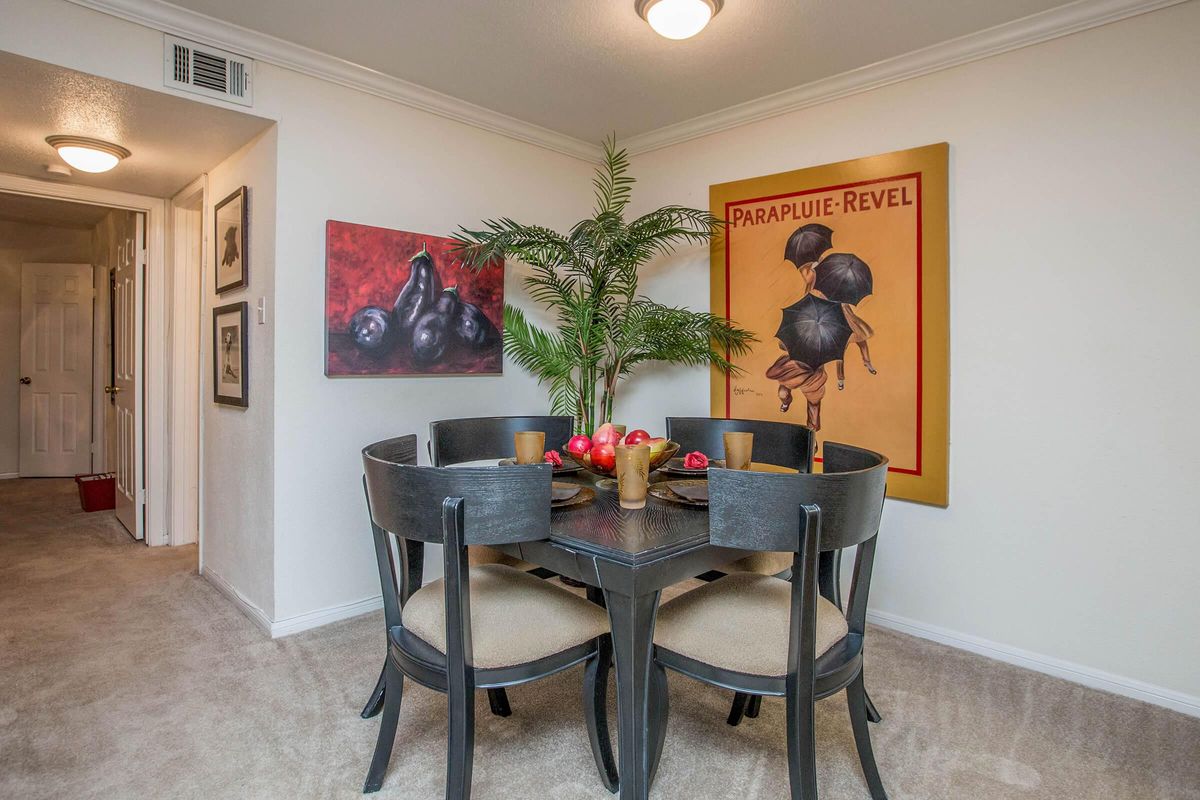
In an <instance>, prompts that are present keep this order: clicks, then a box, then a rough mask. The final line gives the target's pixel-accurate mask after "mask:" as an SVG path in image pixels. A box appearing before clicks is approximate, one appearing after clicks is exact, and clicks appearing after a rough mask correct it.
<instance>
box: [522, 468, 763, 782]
mask: <svg viewBox="0 0 1200 800" xmlns="http://www.w3.org/2000/svg"><path fill="white" fill-rule="evenodd" d="M650 479H651V482H654V481H656V480H664V479H666V476H661V475H658V474H652V475H651V477H650ZM555 480H572V481H574V482H578V483H581V484H583V485H585V486H590V487H592V488H593V489H594V491H595V493H596V497H595V499H594V500H593V501H591V502H589V503H583V504H579V505H574V506H567V507H563V508H557V509H555V510H554V511H553V513H552V515H551V518H550V538H549V539H546V540H542V541H536V542H522V543H520V544H513V545H506V546H503V547H501V548H500V549H501V550H504V551H505V552H507V553H508V554H509V555H512V556H516V557H518V558H521V559H523V560H525V561H529V562H531V563H533V564H537V565H538V566H540V567H545V568H546V569H549V570H553V571H554V572H557V573H558V574H559V575H562V576H564V577H567V578H574V579H575V580H577V581H580V582H581V583H584V584H586V585H587V586H588V587H589V596H591V597H593V599H599V597H601V596H602V597H603V601H604V604H605V606H606V607H607V609H608V617H609V621H610V623H611V625H612V641H613V660H614V662H615V665H616V672H617V747H618V764H619V770H620V796H621V798H622V800H635V799H636V800H644V798H646V796H647V794H648V792H649V790H650V778H651V776H650V769H649V765H650V761H651V758H650V754H651V748H652V747H653V746H654V741H653V737H652V731H651V728H652V724H656V723H653V721H652V719H651V717H652V714H653V709H652V708H651V705H652V704H651V701H650V680H651V675H650V667H651V659H652V658H653V644H654V618H655V615H656V613H657V611H658V601H659V597H660V596H661V594H662V590H663V589H664V588H666V587H668V586H670V585H672V584H675V583H678V582H680V581H683V580H687V579H688V578H692V577H695V576H697V575H701V574H703V573H705V572H708V571H710V570H713V569H716V568H718V567H721V566H722V565H725V564H729V563H730V562H731V561H735V560H737V559H739V558H742V557H743V556H746V555H749V553H748V552H743V551H741V550H733V549H729V548H725V547H715V546H713V545H710V544H709V542H708V509H707V508H704V507H694V506H684V505H679V504H676V503H672V502H668V501H665V500H660V499H658V498H656V497H653V496H650V497H648V498H647V500H646V507H645V508H642V509H638V510H628V509H624V508H621V506H620V504H619V503H618V500H617V492H616V487H615V485H613V486H612V487H611V488H608V487H607V486H606V482H605V481H597V480H596V477H595V476H593V475H591V474H590V473H587V472H582V473H578V474H577V475H575V476H572V477H570V478H567V477H563V478H556V479H555Z"/></svg>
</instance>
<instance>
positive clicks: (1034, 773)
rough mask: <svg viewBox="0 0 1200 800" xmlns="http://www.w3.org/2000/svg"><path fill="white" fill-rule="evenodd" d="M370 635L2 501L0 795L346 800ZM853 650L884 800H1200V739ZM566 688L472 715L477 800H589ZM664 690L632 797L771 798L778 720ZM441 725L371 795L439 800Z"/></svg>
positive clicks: (1118, 711) (174, 555)
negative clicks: (654, 773)
mask: <svg viewBox="0 0 1200 800" xmlns="http://www.w3.org/2000/svg"><path fill="white" fill-rule="evenodd" d="M331 535H332V534H331ZM345 535H347V536H365V535H366V532H365V531H347V532H345ZM380 632H381V631H380V619H379V615H377V614H368V615H365V616H362V617H358V618H356V619H352V620H348V621H345V622H341V623H337V624H333V625H328V626H326V627H324V628H320V629H317V630H313V631H308V632H305V633H301V634H297V635H295V636H291V637H288V638H285V639H278V640H274V641H272V640H270V639H268V638H266V636H265V635H264V634H263V633H262V632H261V631H260V630H259V629H258V628H256V627H255V626H254V625H253V624H252V623H251V622H250V621H249V620H248V619H247V618H245V617H244V616H243V615H242V614H241V613H240V612H239V611H238V610H237V609H236V608H235V607H234V606H233V604H231V603H230V602H228V601H227V600H226V599H225V598H224V597H222V596H221V595H220V594H218V593H217V591H216V590H215V589H213V588H212V587H211V586H210V585H209V584H208V583H207V582H205V581H204V580H203V579H202V578H201V577H200V576H199V575H197V574H196V548H195V547H194V546H186V547H178V548H169V547H158V548H148V547H146V546H144V545H142V544H139V543H136V542H134V541H133V540H131V539H130V538H129V536H128V534H126V533H125V532H124V530H123V529H121V527H120V526H119V524H118V523H117V522H116V521H115V520H113V519H111V517H110V516H108V515H106V514H85V513H83V512H82V511H80V510H79V503H78V498H77V497H76V495H75V486H74V484H73V483H72V482H71V481H69V480H24V481H19V480H11V481H0V640H2V642H3V645H2V646H0V687H2V690H0V691H2V693H0V765H2V768H0V797H5V798H10V797H11V798H22V800H36V799H37V798H51V797H54V798H58V797H71V798H81V799H85V798H135V797H144V798H158V797H171V798H230V800H233V798H238V800H242V799H244V798H284V797H287V798H331V797H342V798H354V797H360V796H361V795H359V788H360V786H361V782H362V777H363V775H364V774H365V767H366V764H367V762H368V760H369V757H370V753H371V748H372V746H373V744H374V740H375V735H376V732H377V730H378V727H377V725H378V722H377V721H376V720H371V721H364V720H361V719H359V717H358V713H357V712H358V710H359V708H360V705H361V703H362V702H363V701H364V700H365V699H366V696H367V693H368V692H369V690H370V688H371V687H372V686H373V685H374V682H375V677H376V675H377V674H378V673H377V671H378V669H379V663H380V655H381V652H380V650H381V647H380V645H381V642H380V638H379V634H380ZM872 640H873V643H874V645H873V649H872V650H871V651H870V653H869V654H868V662H869V667H870V672H869V673H868V674H869V675H870V676H871V677H870V678H869V681H870V685H871V686H872V693H873V694H874V695H875V696H876V699H877V701H878V702H879V705H880V707H881V709H882V711H883V714H884V716H885V720H884V723H883V724H882V725H880V726H878V728H876V730H875V731H874V737H875V741H876V746H875V749H876V752H877V753H878V759H879V764H880V769H881V771H883V774H884V775H885V776H887V778H888V779H889V781H890V786H889V790H890V796H891V797H892V798H893V800H903V799H904V798H911V799H912V800H938V799H944V800H962V798H965V797H973V798H988V799H989V800H1007V799H1008V798H1013V799H1014V800H1015V799H1016V798H1055V799H1056V800H1061V799H1063V798H1094V797H1105V798H1109V799H1110V800H1148V799H1149V798H1155V799H1156V800H1184V798H1191V799H1192V800H1194V799H1195V798H1198V797H1200V794H1197V787H1200V763H1197V762H1196V759H1195V745H1196V742H1197V741H1200V720H1196V719H1190V718H1188V717H1185V716H1183V715H1181V714H1175V713H1173V712H1170V711H1165V710H1163V709H1159V708H1155V707H1153V706H1149V705H1145V704H1142V703H1138V702H1134V701H1132V700H1126V699H1123V698H1118V697H1114V696H1111V695H1107V694H1104V693H1101V692H1097V691H1093V690H1090V689H1085V688H1082V687H1079V686H1076V685H1074V684H1070V683H1066V682H1064V681H1060V680H1056V679H1054V678H1049V677H1046V676H1044V675H1039V674H1036V673H1032V672H1027V671H1025V670H1021V669H1017V668H1015V667H1010V666H1007V665H1004V664H1000V663H998V662H995V661H989V660H987V659H984V658H980V657H978V656H974V655H971V654H968V653H964V652H961V651H957V650H952V649H950V648H946V647H942V646H940V645H936V644H932V643H929V642H925V641H922V640H920V639H914V638H911V637H908V636H903V635H901V634H897V633H893V632H891V631H887V630H882V629H876V630H873V631H872ZM579 680H580V676H579V671H578V670H577V669H574V670H569V671H567V672H566V673H563V674H562V675H559V676H556V677H554V678H551V679H549V680H547V681H545V682H543V683H541V684H538V685H535V686H533V687H523V688H518V689H516V690H513V691H512V692H511V697H512V704H513V711H514V714H513V716H512V717H510V718H508V719H504V720H502V719H499V718H497V717H493V716H491V715H490V714H489V713H488V712H487V701H486V697H485V695H484V693H482V692H480V693H478V704H477V712H476V719H477V744H476V748H477V750H476V766H477V769H476V777H475V786H474V791H473V796H474V797H476V798H480V799H481V800H485V799H486V798H510V797H530V798H534V797H537V798H543V797H553V798H558V799H560V800H573V799H574V798H604V797H610V795H608V794H607V793H606V792H605V791H604V789H603V787H602V786H601V785H600V783H599V781H598V779H596V777H595V774H594V767H593V766H592V760H591V755H590V753H589V751H588V745H587V739H586V735H585V733H584V728H583V724H582V718H581V703H580V692H579V686H580V684H579ZM671 687H672V694H673V699H672V710H671V723H670V735H669V737H668V740H667V746H666V751H665V754H664V760H663V766H662V771H661V772H660V774H659V782H658V783H657V784H656V785H655V790H654V792H653V793H652V796H656V795H657V796H660V797H661V796H665V795H664V792H666V791H667V789H668V787H669V790H670V791H669V794H670V795H671V796H678V797H697V798H700V797H705V798H714V797H718V798H738V799H739V800H748V798H772V799H774V798H778V797H782V796H784V795H785V794H786V786H787V768H786V762H785V759H784V750H783V704H782V703H781V702H780V701H777V700H768V701H767V702H765V703H764V704H763V710H762V716H761V717H760V718H759V719H757V720H746V721H745V722H744V723H743V724H742V726H741V727H739V728H736V729H733V728H729V727H728V726H726V725H725V722H724V718H725V713H726V712H727V711H728V702H729V695H728V693H725V692H720V691H716V690H713V689H709V688H707V687H701V686H700V685H699V684H696V683H693V682H690V681H686V680H682V679H677V680H672V683H671ZM611 696H612V693H611V692H610V701H611ZM444 703H445V701H444V699H443V698H442V697H441V696H440V695H436V694H434V693H433V692H431V691H428V690H426V689H423V688H421V687H416V686H412V684H409V685H408V686H406V690H405V696H404V706H403V709H402V711H401V727H400V734H399V736H398V739H397V742H396V750H395V754H394V755H393V759H392V766H391V769H390V771H389V773H388V778H387V780H386V782H385V784H384V788H383V791H382V793H381V794H380V795H379V796H380V797H383V798H388V797H397V798H399V797H405V798H428V797H438V796H440V794H441V792H442V788H443V778H444V770H445V755H444V750H443V747H444V742H445V738H444V737H445V705H444ZM614 716H615V714H614ZM817 725H818V729H819V730H818V769H819V774H820V783H821V789H822V795H821V796H822V797H828V798H836V799H840V798H847V799H852V800H859V799H860V798H865V797H866V796H867V795H866V790H865V787H864V786H863V784H862V778H861V776H860V775H859V773H858V767H857V761H856V758H855V756H854V748H853V743H852V741H851V739H850V728H849V725H848V724H847V723H846V718H845V705H844V703H842V702H841V696H840V695H838V696H835V697H832V698H830V699H829V700H827V701H823V702H822V703H820V704H819V705H818V715H817ZM488 767H490V768H488Z"/></svg>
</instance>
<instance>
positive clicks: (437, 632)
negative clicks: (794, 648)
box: [400, 564, 787, 669]
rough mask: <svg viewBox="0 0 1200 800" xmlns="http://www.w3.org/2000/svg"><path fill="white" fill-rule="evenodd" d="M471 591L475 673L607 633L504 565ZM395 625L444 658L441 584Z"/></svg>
mask: <svg viewBox="0 0 1200 800" xmlns="http://www.w3.org/2000/svg"><path fill="white" fill-rule="evenodd" d="M778 583H780V584H782V585H784V586H785V587H786V586H787V584H784V583H783V581H778ZM470 585H471V647H472V652H473V654H474V666H475V667H476V668H477V669H492V668H499V667H508V666H512V665H514V664H527V663H529V662H532V661H537V660H539V659H542V658H545V657H547V656H551V655H554V654H555V653H561V652H562V651H564V650H568V649H570V648H572V647H575V646H576V645H580V644H583V643H584V642H587V641H590V640H592V639H595V638H596V637H598V636H602V635H604V634H606V633H608V615H607V614H606V613H605V611H604V609H602V608H601V607H600V606H598V605H596V604H594V603H591V602H589V601H587V600H586V599H584V598H583V597H580V596H579V595H576V594H572V593H571V592H569V591H567V590H566V589H563V588H562V587H560V586H557V585H555V584H553V583H550V582H548V581H544V580H542V579H540V578H536V577H534V576H533V575H530V574H528V573H526V572H523V571H521V570H519V569H514V568H513V567H508V566H505V565H503V564H484V565H482V566H478V567H472V568H471V570H470ZM400 624H401V625H402V626H403V627H404V628H405V630H407V631H408V632H410V633H412V634H413V635H415V636H417V637H418V638H420V639H421V640H423V641H424V642H426V643H427V644H429V645H431V646H433V647H434V648H435V649H437V650H438V651H439V652H441V653H445V652H446V598H445V584H444V582H443V580H442V579H440V578H439V579H438V580H436V581H433V582H431V583H429V584H427V585H425V586H422V587H421V588H420V589H418V590H417V591H416V592H414V593H413V595H412V597H410V598H409V599H408V602H407V603H405V604H404V608H403V609H402V610H401V612H400Z"/></svg>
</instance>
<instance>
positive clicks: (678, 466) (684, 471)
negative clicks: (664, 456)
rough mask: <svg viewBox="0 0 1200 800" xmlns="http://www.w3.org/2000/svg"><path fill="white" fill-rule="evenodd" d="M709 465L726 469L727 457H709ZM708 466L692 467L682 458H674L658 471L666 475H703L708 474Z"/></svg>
mask: <svg viewBox="0 0 1200 800" xmlns="http://www.w3.org/2000/svg"><path fill="white" fill-rule="evenodd" d="M708 467H716V468H717V469H724V468H725V459H723V458H712V459H709V461H708ZM708 467H701V468H700V469H690V468H688V467H685V466H684V465H683V459H682V458H672V459H671V460H670V461H668V462H667V463H665V464H663V465H662V466H661V467H659V468H658V471H659V472H661V473H663V474H664V475H678V476H680V477H687V476H690V475H695V476H702V475H707V474H708Z"/></svg>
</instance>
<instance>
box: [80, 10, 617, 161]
mask: <svg viewBox="0 0 1200 800" xmlns="http://www.w3.org/2000/svg"><path fill="white" fill-rule="evenodd" d="M68 2H71V3H74V4H76V5H79V6H83V7H84V8H90V9H92V10H93V11H99V12H101V13H104V14H108V15H110V16H114V17H118V18H120V19H124V20H127V21H129V22H134V23H136V24H138V25H143V26H145V27H147V28H152V29H154V30H158V31H162V32H163V33H170V34H173V35H175V36H182V37H184V38H186V39H191V40H193V41H197V42H200V43H202V44H207V45H210V46H212V47H217V48H220V49H222V50H230V51H233V52H235V53H239V54H241V55H246V56H249V57H251V58H253V59H255V60H256V61H263V62H266V63H268V64H273V65H275V66H277V67H284V68H285V69H290V70H293V71H295V72H299V73H301V74H303V75H308V76H310V77H313V78H319V79H321V80H326V81H329V82H331V83H336V84H338V85H339V86H345V87H347V88H350V89H355V90H358V91H361V92H365V93H367V94H371V95H375V96H376V97H382V98H384V99H386V100H391V101H393V102H396V103H400V104H401V105H404V106H408V107H409V108H415V109H419V110H421V111H427V112H429V113H431V114H437V115H438V116H440V117H445V118H447V119H452V120H454V121H455V122H461V123H463V124H465V125H471V126H473V127H476V128H480V129H482V130H485V131H490V132H491V133H498V134H500V135H501V136H507V137H509V138H510V139H516V140H517V141H520V142H525V143H527V144H532V145H537V146H538V147H544V148H546V149H547V150H553V151H554V152H556V153H562V154H563V155H567V156H571V157H572V158H579V159H583V160H585V161H599V160H600V158H601V153H602V151H601V149H600V147H599V146H598V145H596V144H593V143H590V142H585V141H582V140H581V139H576V138H575V137H573V136H567V135H566V134H563V133H559V132H557V131H552V130H550V129H548V128H543V127H541V126H539V125H534V124H533V123H530V122H524V121H522V120H519V119H516V118H515V117H510V116H508V115H507V114H501V113H500V112H498V111H492V110H491V109H488V108H484V107H483V106H478V105H475V104H474V103H469V102H467V101H466V100H460V99H458V98H456V97H451V96H450V95H448V94H443V93H441V92H437V91H434V90H433V89H427V88H426V87H424V86H420V85H418V84H415V83H412V82H410V81H406V80H402V79H400V78H395V77H392V76H391V75H385V74H384V73H382V72H378V71H377V70H373V69H370V68H369V67H364V66H362V65H361V64H355V63H353V62H351V61H346V60H344V59H341V58H337V57H335V56H331V55H328V54H326V53H321V52H319V51H317V50H313V49H311V48H308V47H304V46H302V45H298V44H294V43H292V42H288V41H284V40H283V39H278V38H276V37H274V36H269V35H267V34H265V33H260V32H258V31H253V30H250V29H249V28H243V27H242V26H240V25H234V24H232V23H229V22H224V21H222V20H219V19H215V18H213V17H210V16H207V15H205V14H200V13H197V12H195V11H190V10H188V9H186V8H181V7H179V6H175V5H171V4H170V3H165V2H162V0H68Z"/></svg>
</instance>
